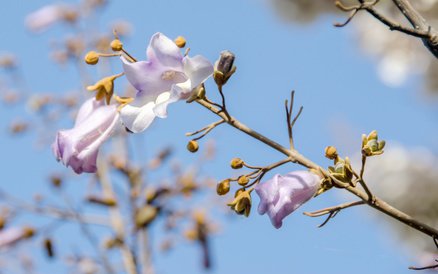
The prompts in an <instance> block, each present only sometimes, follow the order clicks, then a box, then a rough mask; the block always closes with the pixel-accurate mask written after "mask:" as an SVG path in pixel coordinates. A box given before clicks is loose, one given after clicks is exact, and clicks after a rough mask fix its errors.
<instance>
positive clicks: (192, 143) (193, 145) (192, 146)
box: [187, 140, 199, 153]
mask: <svg viewBox="0 0 438 274" xmlns="http://www.w3.org/2000/svg"><path fill="white" fill-rule="evenodd" d="M198 149H199V144H198V142H197V141H195V140H190V141H189V142H188V143H187V150H188V151H190V152H193V153H195V152H196V151H198Z"/></svg>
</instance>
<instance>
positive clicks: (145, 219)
mask: <svg viewBox="0 0 438 274" xmlns="http://www.w3.org/2000/svg"><path fill="white" fill-rule="evenodd" d="M157 215H158V209H157V208H156V207H154V206H151V205H145V206H143V207H141V208H139V209H138V210H137V212H136V213H135V225H136V227H137V228H141V227H146V226H147V225H149V224H150V223H152V221H153V220H155V218H156V217H157Z"/></svg>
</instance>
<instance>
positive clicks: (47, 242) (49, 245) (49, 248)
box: [43, 238, 55, 258]
mask: <svg viewBox="0 0 438 274" xmlns="http://www.w3.org/2000/svg"><path fill="white" fill-rule="evenodd" d="M43 246H44V250H45V251H46V255H47V257H49V258H53V257H54V256H55V251H54V248H53V242H52V239H50V238H45V239H44V240H43Z"/></svg>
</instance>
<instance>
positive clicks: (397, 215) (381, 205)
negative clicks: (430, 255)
mask: <svg viewBox="0 0 438 274" xmlns="http://www.w3.org/2000/svg"><path fill="white" fill-rule="evenodd" d="M197 102H198V103H199V104H200V105H201V106H203V107H205V108H206V109H208V110H210V111H211V112H212V113H214V114H216V115H217V116H219V117H221V118H222V119H224V120H225V121H226V123H227V124H229V125H230V126H232V127H234V128H236V129H237V130H239V131H241V132H243V133H245V134H247V135H249V136H251V137H253V138H255V139H257V140H259V141H260V142H262V143H264V144H266V145H268V146H270V147H272V148H273V149H275V150H277V151H279V152H280V153H282V154H284V155H286V156H288V157H289V158H290V161H291V162H294V163H299V164H300V165H302V166H304V167H307V168H312V169H315V170H320V171H321V172H322V173H323V174H324V175H325V176H326V177H327V178H331V179H332V181H333V183H334V184H335V185H336V186H338V187H341V188H345V189H346V190H348V191H349V192H350V193H352V194H353V195H355V196H357V197H359V198H360V199H361V200H362V201H364V202H365V203H366V204H368V205H369V206H371V207H373V208H375V209H377V210H379V211H381V212H383V213H385V214H386V215H388V216H390V217H392V218H394V219H397V220H398V221H400V222H402V223H404V224H406V225H408V226H410V227H412V228H414V229H416V230H418V231H420V232H422V233H424V234H426V235H429V236H431V237H438V230H437V229H435V228H433V227H431V226H428V225H426V224H424V223H421V222H419V221H417V220H415V219H414V218H412V217H411V216H409V215H407V214H406V213H404V212H401V211H400V210H398V209H396V208H394V207H392V206H390V205H389V204H387V203H386V202H385V201H383V200H381V199H380V198H379V197H375V198H374V200H370V199H369V196H368V195H367V194H366V193H365V192H363V191H361V190H359V189H357V188H355V187H352V186H350V185H349V184H346V183H343V182H341V181H339V180H338V179H336V178H333V177H332V176H331V175H330V174H329V172H328V171H327V170H325V169H323V168H322V167H320V166H318V165H317V164H315V163H314V162H312V161H311V160H309V159H307V158H306V157H304V156H303V155H301V154H300V153H299V152H298V151H297V150H295V149H287V148H285V147H283V146H282V145H280V144H278V143H277V142H275V141H273V140H271V139H269V138H267V137H265V136H264V135H262V134H260V133H258V132H256V131H254V130H253V129H251V128H249V127H248V126H246V125H244V124H242V123H241V122H239V121H238V120H237V119H235V118H234V117H232V116H229V117H228V116H227V115H225V113H223V112H221V111H220V110H219V109H217V108H216V107H214V106H213V105H212V104H210V103H208V102H207V101H205V100H202V99H199V100H197Z"/></svg>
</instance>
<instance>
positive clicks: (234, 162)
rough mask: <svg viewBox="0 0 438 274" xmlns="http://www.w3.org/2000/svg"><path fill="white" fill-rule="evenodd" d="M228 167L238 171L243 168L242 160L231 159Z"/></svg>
mask: <svg viewBox="0 0 438 274" xmlns="http://www.w3.org/2000/svg"><path fill="white" fill-rule="evenodd" d="M230 165H231V168H232V169H240V168H242V167H243V160H242V159H240V158H233V159H232V160H231V163H230Z"/></svg>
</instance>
